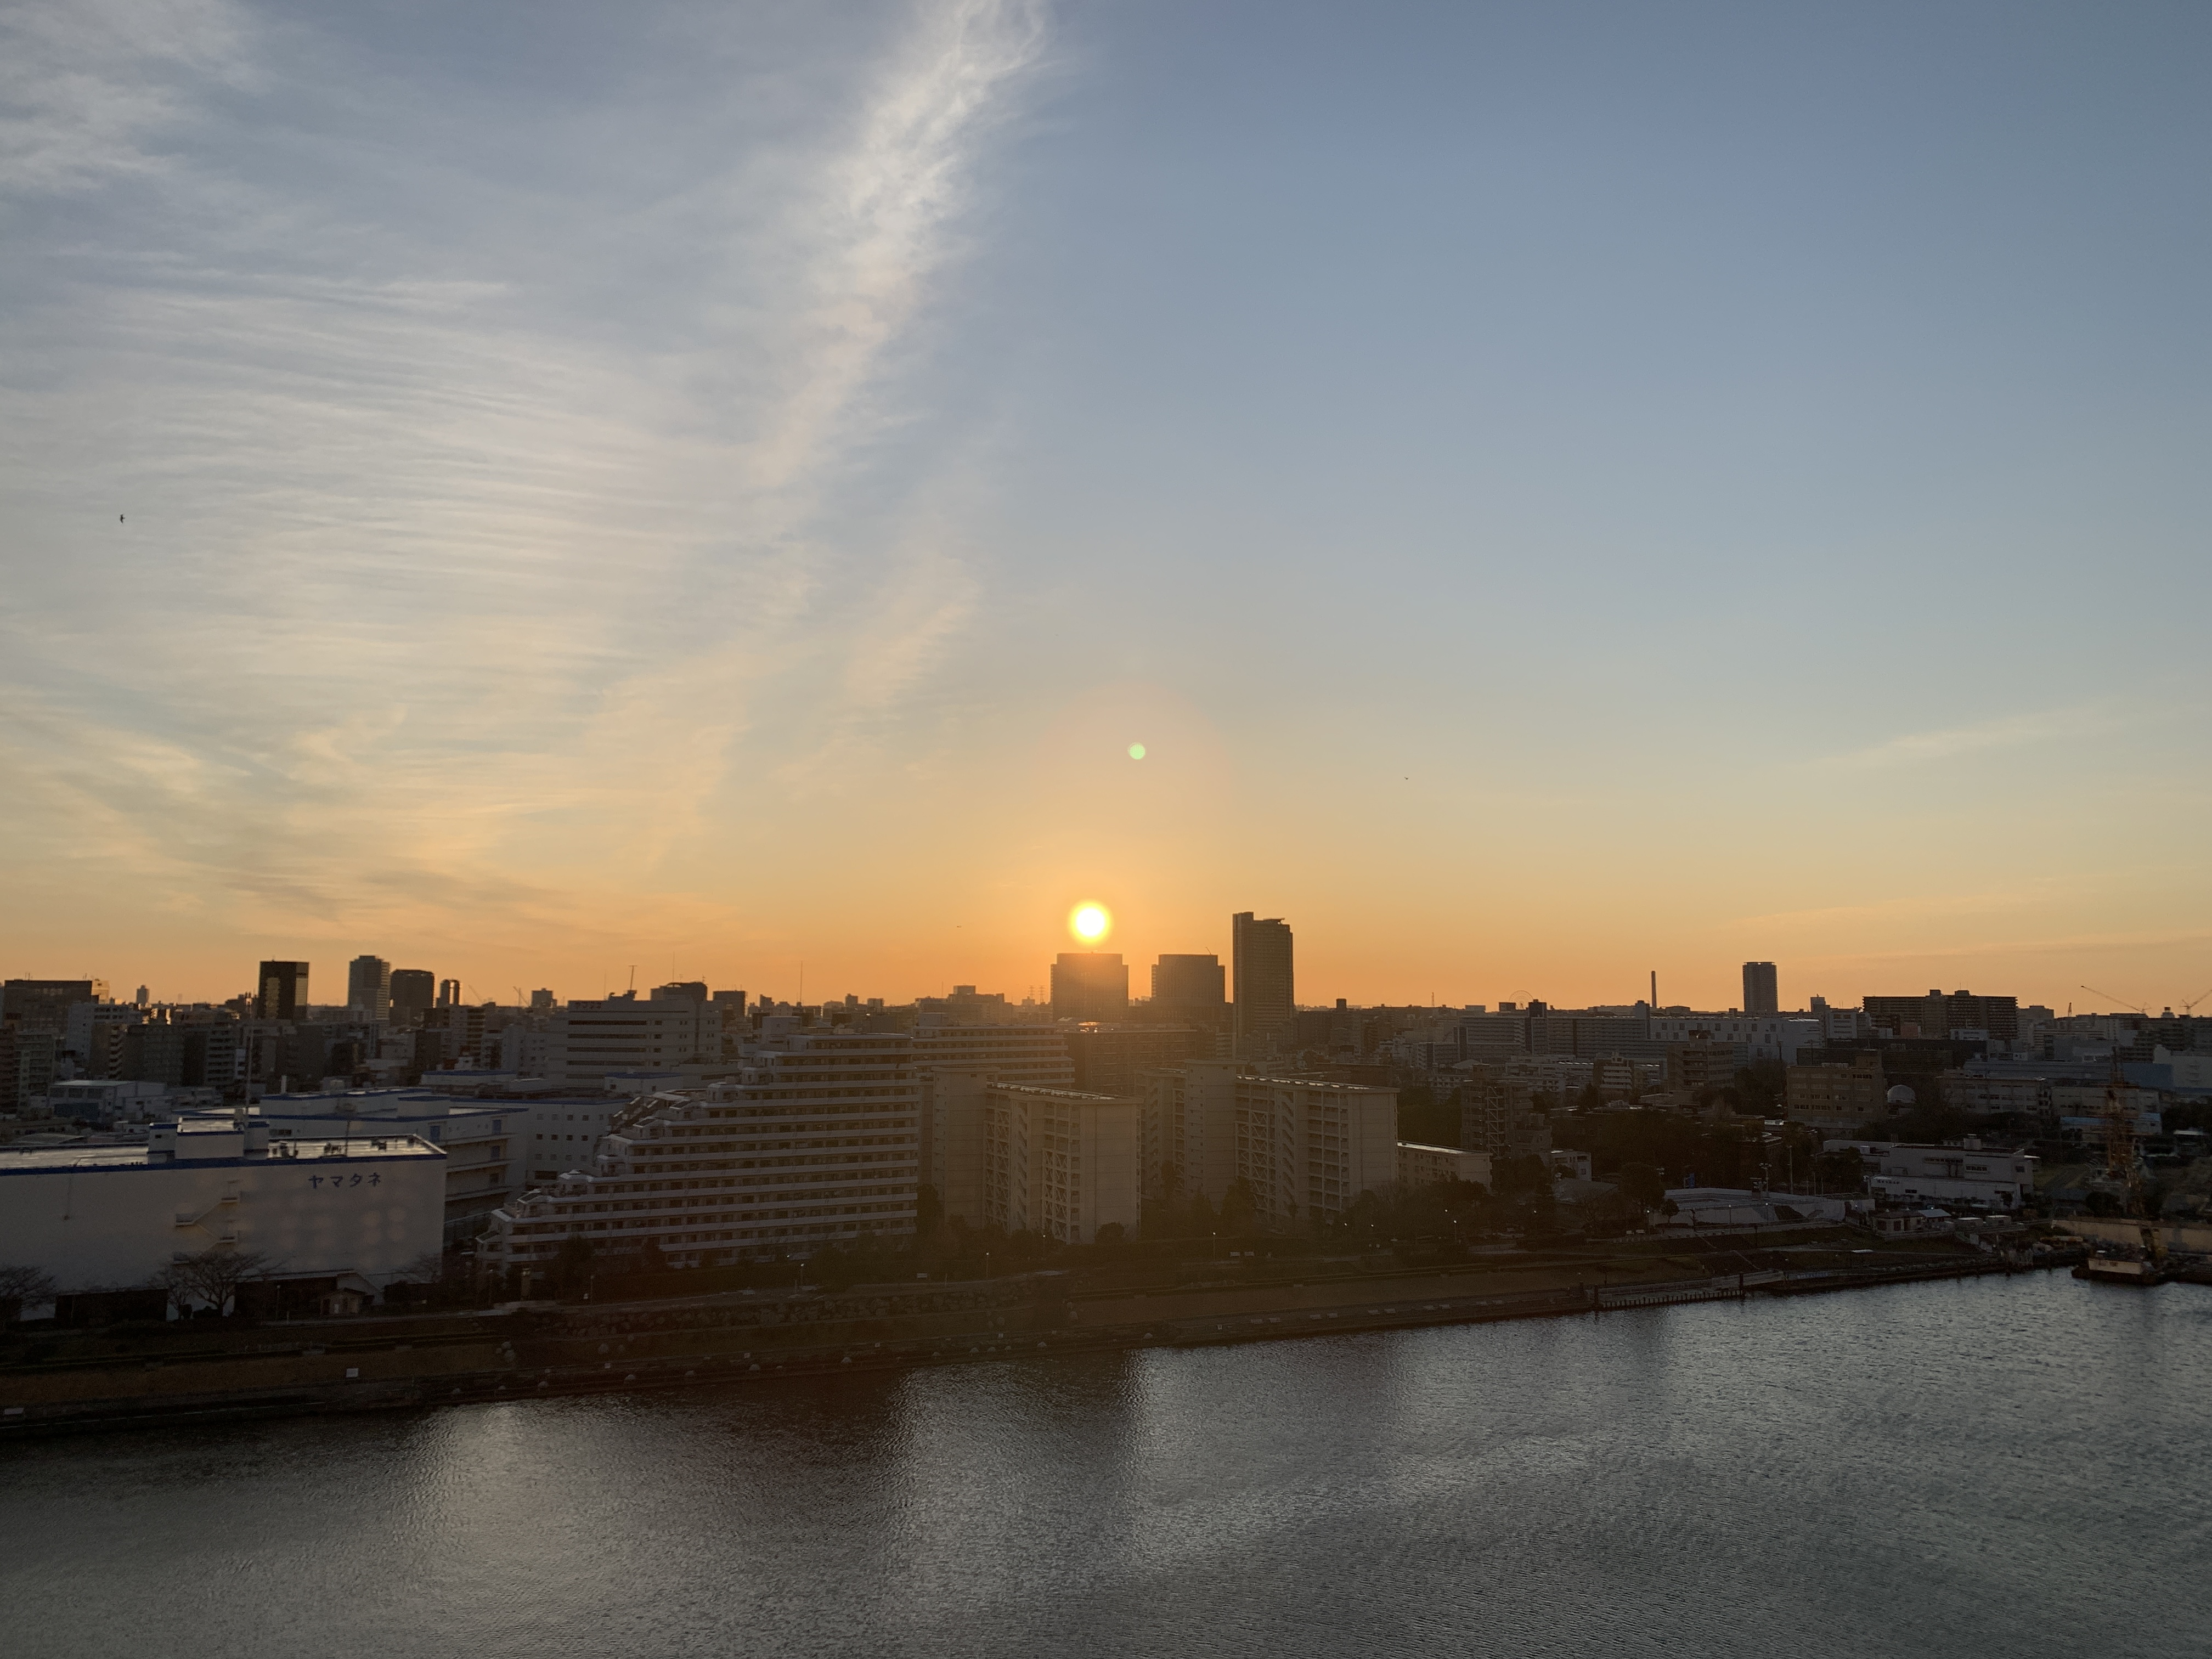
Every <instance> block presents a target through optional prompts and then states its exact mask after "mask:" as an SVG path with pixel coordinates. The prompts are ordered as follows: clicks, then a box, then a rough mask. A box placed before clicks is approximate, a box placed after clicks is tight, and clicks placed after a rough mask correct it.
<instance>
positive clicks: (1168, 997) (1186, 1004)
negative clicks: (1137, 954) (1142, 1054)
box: [1152, 955, 1229, 1030]
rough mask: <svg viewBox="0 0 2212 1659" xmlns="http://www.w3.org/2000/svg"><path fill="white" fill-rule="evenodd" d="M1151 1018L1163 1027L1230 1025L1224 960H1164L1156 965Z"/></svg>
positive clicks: (1201, 958) (1205, 958) (1186, 958)
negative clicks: (1222, 962)
mask: <svg viewBox="0 0 2212 1659" xmlns="http://www.w3.org/2000/svg"><path fill="white" fill-rule="evenodd" d="M1152 1018H1153V1019H1154V1020H1156V1021H1158V1022H1159V1023H1161V1024H1175V1025H1205V1026H1210V1027H1212V1028H1214V1029H1217V1030H1218V1029H1219V1028H1220V1027H1221V1026H1224V1025H1225V1024H1228V1023H1229V970H1228V969H1225V968H1224V967H1223V966H1222V965H1221V958H1220V957H1217V956H1211V955H1209V956H1203V957H1161V958H1160V959H1159V960H1158V962H1156V963H1153V964H1152Z"/></svg>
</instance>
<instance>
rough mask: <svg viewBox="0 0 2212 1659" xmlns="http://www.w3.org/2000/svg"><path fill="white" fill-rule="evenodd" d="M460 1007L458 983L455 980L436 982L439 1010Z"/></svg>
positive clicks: (459, 984) (459, 986) (459, 987)
mask: <svg viewBox="0 0 2212 1659" xmlns="http://www.w3.org/2000/svg"><path fill="white" fill-rule="evenodd" d="M438 1006H440V1007H441V1008H458V1007H459V1006H461V982H460V981H459V980H457V979H441V980H440V981H438Z"/></svg>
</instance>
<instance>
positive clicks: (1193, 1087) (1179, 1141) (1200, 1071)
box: [1139, 1060, 1237, 1204]
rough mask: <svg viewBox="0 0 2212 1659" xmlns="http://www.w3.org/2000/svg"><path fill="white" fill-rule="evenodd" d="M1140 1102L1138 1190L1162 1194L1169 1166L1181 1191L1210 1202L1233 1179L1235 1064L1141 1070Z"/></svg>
mask: <svg viewBox="0 0 2212 1659" xmlns="http://www.w3.org/2000/svg"><path fill="white" fill-rule="evenodd" d="M1139 1099H1140V1100H1141V1101H1142V1102H1143V1103H1144V1131H1143V1133H1144V1152H1143V1171H1144V1190H1145V1193H1146V1195H1147V1196H1148V1197H1152V1198H1155V1199H1158V1198H1161V1197H1164V1196H1165V1191H1166V1188H1165V1178H1166V1177H1165V1172H1166V1171H1167V1170H1170V1169H1172V1170H1175V1172H1176V1180H1177V1182H1178V1183H1179V1184H1180V1186H1181V1188H1182V1191H1183V1192H1184V1193H1186V1194H1190V1193H1203V1194H1205V1195H1206V1198H1207V1199H1208V1200H1211V1201H1212V1202H1213V1203H1215V1204H1218V1203H1220V1201H1221V1195H1222V1194H1224V1193H1225V1192H1227V1191H1228V1190H1229V1188H1230V1187H1231V1184H1232V1183H1233V1182H1235V1181H1236V1179H1237V1064H1236V1062H1235V1061H1234V1060H1185V1061H1184V1062H1183V1063H1182V1065H1180V1066H1163V1067H1161V1068H1160V1069H1158V1071H1152V1072H1147V1073H1145V1074H1144V1075H1143V1078H1142V1079H1141V1091H1140V1093H1139Z"/></svg>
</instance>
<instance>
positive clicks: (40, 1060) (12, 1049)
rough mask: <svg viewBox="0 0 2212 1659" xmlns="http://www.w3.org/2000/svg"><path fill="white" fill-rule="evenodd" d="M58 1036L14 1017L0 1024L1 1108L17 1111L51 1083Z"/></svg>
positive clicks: (43, 1092)
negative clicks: (16, 1020)
mask: <svg viewBox="0 0 2212 1659" xmlns="http://www.w3.org/2000/svg"><path fill="white" fill-rule="evenodd" d="M60 1049H61V1038H60V1037H59V1036H58V1035H57V1034H56V1033H54V1032H52V1031H50V1030H46V1029H45V1028H43V1027H41V1026H37V1025H21V1024H16V1023H15V1021H14V1020H9V1022H8V1023H7V1024H4V1025H0V1112H20V1111H21V1110H22V1109H24V1108H25V1107H27V1106H28V1105H29V1104H30V1103H31V1101H32V1099H33V1097H35V1096H38V1095H42V1094H45V1093H46V1091H47V1090H49V1089H51V1088H52V1086H53V1082H54V1061H55V1060H56V1058H57V1057H58V1054H59V1053H60Z"/></svg>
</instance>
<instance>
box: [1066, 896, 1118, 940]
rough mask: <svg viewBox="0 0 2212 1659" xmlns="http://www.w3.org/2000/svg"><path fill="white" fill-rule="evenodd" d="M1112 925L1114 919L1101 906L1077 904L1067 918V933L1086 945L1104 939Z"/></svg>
mask: <svg viewBox="0 0 2212 1659" xmlns="http://www.w3.org/2000/svg"><path fill="white" fill-rule="evenodd" d="M1113 925H1114V918H1113V917H1112V916H1111V915H1108V914H1107V910H1106V907H1105V906H1104V905H1103V904H1079V905H1077V906H1076V907H1075V908H1074V910H1073V913H1071V914H1070V915H1069V916H1068V918H1067V928H1068V931H1069V932H1070V933H1073V934H1074V935H1075V936H1076V938H1078V939H1082V940H1084V941H1085V942H1086V943H1088V944H1094V945H1095V944H1097V942H1098V941H1099V940H1100V939H1104V938H1105V937H1106V933H1107V930H1108V929H1109V928H1110V927H1113Z"/></svg>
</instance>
